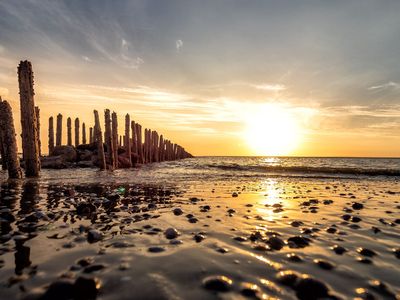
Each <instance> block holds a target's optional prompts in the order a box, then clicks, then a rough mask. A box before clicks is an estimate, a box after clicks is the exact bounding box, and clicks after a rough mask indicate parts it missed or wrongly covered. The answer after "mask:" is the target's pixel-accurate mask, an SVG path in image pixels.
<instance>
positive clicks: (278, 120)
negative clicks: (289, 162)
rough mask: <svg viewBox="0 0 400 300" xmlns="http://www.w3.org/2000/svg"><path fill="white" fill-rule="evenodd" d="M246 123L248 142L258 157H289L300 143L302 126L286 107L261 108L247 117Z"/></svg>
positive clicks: (269, 106)
mask: <svg viewBox="0 0 400 300" xmlns="http://www.w3.org/2000/svg"><path fill="white" fill-rule="evenodd" d="M245 123H246V132H245V137H246V141H247V143H248V145H249V146H250V148H251V149H252V150H253V151H254V152H255V154H256V155H265V156H276V155H288V154H291V153H292V152H293V151H294V150H295V149H296V147H297V146H298V144H299V142H300V128H299V127H300V126H299V125H298V123H297V122H296V120H295V117H294V116H293V115H292V114H291V113H290V112H289V111H288V110H286V109H285V108H284V107H281V106H278V105H273V104H272V105H264V106H262V107H259V109H257V110H254V111H252V112H251V113H249V114H248V115H247V116H246V120H245Z"/></svg>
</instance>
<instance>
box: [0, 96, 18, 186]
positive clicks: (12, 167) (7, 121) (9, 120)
mask: <svg viewBox="0 0 400 300" xmlns="http://www.w3.org/2000/svg"><path fill="white" fill-rule="evenodd" d="M0 136H1V140H2V142H3V146H4V156H2V159H3V160H5V163H6V164H7V170H8V177H9V178H12V179H19V178H22V172H21V168H20V165H19V159H18V149H17V141H16V139H15V128H14V119H13V115H12V110H11V106H10V104H9V103H8V102H7V101H1V100H0Z"/></svg>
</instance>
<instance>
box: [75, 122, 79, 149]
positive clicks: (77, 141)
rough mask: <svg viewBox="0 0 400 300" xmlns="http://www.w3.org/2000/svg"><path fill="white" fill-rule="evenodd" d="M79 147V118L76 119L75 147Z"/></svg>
mask: <svg viewBox="0 0 400 300" xmlns="http://www.w3.org/2000/svg"><path fill="white" fill-rule="evenodd" d="M78 146H79V118H76V119H75V147H78Z"/></svg>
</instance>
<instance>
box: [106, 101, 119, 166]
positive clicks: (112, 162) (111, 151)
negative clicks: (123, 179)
mask: <svg viewBox="0 0 400 300" xmlns="http://www.w3.org/2000/svg"><path fill="white" fill-rule="evenodd" d="M104 121H105V129H104V131H105V133H104V137H105V142H106V147H107V154H108V158H109V164H110V166H111V168H112V169H115V160H116V158H115V157H114V154H115V153H114V148H113V143H112V138H111V135H112V130H111V113H110V110H109V109H106V110H105V111H104ZM117 159H118V158H117Z"/></svg>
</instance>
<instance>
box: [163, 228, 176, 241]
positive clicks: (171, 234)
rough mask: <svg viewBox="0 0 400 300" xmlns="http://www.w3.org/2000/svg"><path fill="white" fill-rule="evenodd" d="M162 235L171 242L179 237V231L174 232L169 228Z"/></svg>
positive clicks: (173, 229) (174, 230)
mask: <svg viewBox="0 0 400 300" xmlns="http://www.w3.org/2000/svg"><path fill="white" fill-rule="evenodd" d="M164 235H165V237H166V238H167V239H169V240H172V239H175V238H177V237H178V236H179V231H178V230H176V229H175V228H172V227H170V228H168V229H167V230H165V232H164Z"/></svg>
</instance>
